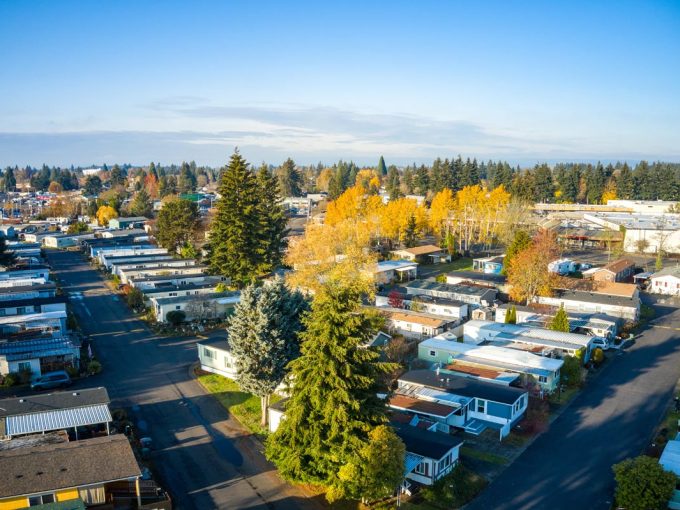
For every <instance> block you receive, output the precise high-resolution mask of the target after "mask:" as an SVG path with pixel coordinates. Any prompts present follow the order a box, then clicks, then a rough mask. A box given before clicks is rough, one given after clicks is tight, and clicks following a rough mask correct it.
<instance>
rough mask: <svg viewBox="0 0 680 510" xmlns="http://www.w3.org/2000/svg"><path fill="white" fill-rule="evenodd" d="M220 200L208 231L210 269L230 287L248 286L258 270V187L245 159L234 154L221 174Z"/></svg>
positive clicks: (259, 250) (259, 239)
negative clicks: (229, 280)
mask: <svg viewBox="0 0 680 510" xmlns="http://www.w3.org/2000/svg"><path fill="white" fill-rule="evenodd" d="M218 191H219V194H220V195H221V198H220V199H219V201H218V202H217V214H216V215H215V218H214V219H213V222H212V225H211V230H210V253H209V256H208V260H209V263H210V267H211V269H212V270H213V271H214V272H215V273H217V274H220V275H223V276H226V277H229V278H231V282H232V284H233V285H235V286H237V287H244V286H245V285H247V284H249V283H252V282H253V281H254V280H255V278H256V277H257V276H258V272H259V269H260V268H261V267H262V263H263V261H262V253H261V240H262V233H261V231H260V226H261V223H260V219H259V205H258V186H257V180H256V178H255V175H253V172H252V171H251V170H250V167H249V165H248V163H247V162H246V160H245V159H243V157H242V156H241V155H240V154H239V153H238V151H235V152H234V154H233V155H232V156H231V159H230V161H229V165H228V166H227V168H226V170H225V171H224V173H223V174H222V177H221V179H220V185H219V190H218Z"/></svg>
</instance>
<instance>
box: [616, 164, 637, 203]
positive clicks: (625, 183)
mask: <svg viewBox="0 0 680 510" xmlns="http://www.w3.org/2000/svg"><path fill="white" fill-rule="evenodd" d="M634 193H635V181H634V179H633V172H632V171H631V170H630V167H629V166H628V163H624V164H623V166H622V167H621V171H620V172H619V177H618V179H616V195H617V196H618V197H619V198H621V199H624V200H630V199H632V198H633V195H634Z"/></svg>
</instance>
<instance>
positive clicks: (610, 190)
mask: <svg viewBox="0 0 680 510" xmlns="http://www.w3.org/2000/svg"><path fill="white" fill-rule="evenodd" d="M616 199H617V196H616V182H615V181H614V179H609V180H608V181H607V184H606V186H605V187H604V193H602V203H603V204H605V205H606V204H607V201H608V200H616Z"/></svg>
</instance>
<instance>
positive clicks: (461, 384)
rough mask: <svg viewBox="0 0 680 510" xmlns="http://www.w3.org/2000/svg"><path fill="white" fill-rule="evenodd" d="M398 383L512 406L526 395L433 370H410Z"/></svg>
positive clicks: (508, 388)
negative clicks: (438, 373)
mask: <svg viewBox="0 0 680 510" xmlns="http://www.w3.org/2000/svg"><path fill="white" fill-rule="evenodd" d="M399 381H400V382H405V383H410V384H415V385H418V386H427V387H428V388H435V389H439V390H442V391H444V392H446V393H450V394H454V395H460V396H462V397H467V398H482V399H486V400H492V401H494V402H501V403H504V404H514V403H515V402H516V401H517V399H518V398H520V397H521V396H522V395H524V394H526V391H525V390H522V389H519V388H512V387H510V386H501V385H499V384H495V383H491V382H482V381H477V380H475V379H470V378H468V377H458V376H455V375H448V374H440V375H437V372H435V371H434V370H411V371H409V372H406V373H405V374H403V375H402V376H401V377H399Z"/></svg>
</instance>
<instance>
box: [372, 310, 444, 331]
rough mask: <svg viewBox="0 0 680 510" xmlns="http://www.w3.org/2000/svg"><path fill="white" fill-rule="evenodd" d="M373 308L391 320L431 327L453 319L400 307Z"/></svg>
mask: <svg viewBox="0 0 680 510" xmlns="http://www.w3.org/2000/svg"><path fill="white" fill-rule="evenodd" d="M374 309H375V310H378V311H379V312H382V313H384V314H385V315H386V316H387V318H388V319H390V320H393V321H401V322H412V323H414V324H422V325H423V326H430V327H433V328H439V327H441V326H444V325H445V324H448V323H450V322H454V321H455V319H452V318H451V317H442V316H440V315H434V314H431V313H425V312H415V311H412V310H405V309H401V308H390V307H376V308H374Z"/></svg>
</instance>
